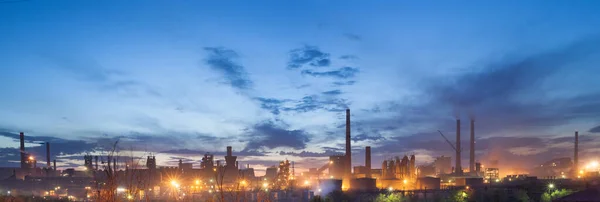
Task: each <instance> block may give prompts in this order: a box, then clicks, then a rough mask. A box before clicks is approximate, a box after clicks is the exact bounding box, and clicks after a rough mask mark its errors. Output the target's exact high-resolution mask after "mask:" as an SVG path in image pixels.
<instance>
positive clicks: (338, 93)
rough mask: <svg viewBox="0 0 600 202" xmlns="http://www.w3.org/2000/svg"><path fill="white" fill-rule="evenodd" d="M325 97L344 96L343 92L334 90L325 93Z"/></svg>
mask: <svg viewBox="0 0 600 202" xmlns="http://www.w3.org/2000/svg"><path fill="white" fill-rule="evenodd" d="M322 94H323V95H340V94H342V91H341V90H332V91H325V92H322Z"/></svg>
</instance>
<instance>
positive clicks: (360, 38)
mask: <svg viewBox="0 0 600 202" xmlns="http://www.w3.org/2000/svg"><path fill="white" fill-rule="evenodd" d="M344 37H346V38H347V39H350V40H352V41H362V37H360V36H358V35H356V34H351V33H346V34H344Z"/></svg>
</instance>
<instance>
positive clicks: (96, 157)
mask: <svg viewBox="0 0 600 202" xmlns="http://www.w3.org/2000/svg"><path fill="white" fill-rule="evenodd" d="M94 159H95V160H96V170H98V156H95V157H94Z"/></svg>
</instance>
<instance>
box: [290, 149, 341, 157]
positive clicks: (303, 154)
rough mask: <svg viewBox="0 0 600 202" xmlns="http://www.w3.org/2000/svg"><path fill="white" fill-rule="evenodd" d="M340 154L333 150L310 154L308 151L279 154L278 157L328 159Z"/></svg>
mask: <svg viewBox="0 0 600 202" xmlns="http://www.w3.org/2000/svg"><path fill="white" fill-rule="evenodd" d="M343 154H344V153H342V152H337V151H334V150H326V151H325V152H310V151H302V152H284V151H281V152H279V155H281V156H284V155H289V156H297V157H329V156H335V155H343Z"/></svg>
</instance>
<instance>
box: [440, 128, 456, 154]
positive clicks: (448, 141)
mask: <svg viewBox="0 0 600 202" xmlns="http://www.w3.org/2000/svg"><path fill="white" fill-rule="evenodd" d="M438 132H439V133H440V135H442V137H443V138H444V140H446V142H447V143H448V144H449V145H450V147H452V149H454V151H456V147H455V146H454V144H452V142H450V140H448V138H446V136H444V134H443V133H442V131H440V130H438Z"/></svg>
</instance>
